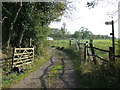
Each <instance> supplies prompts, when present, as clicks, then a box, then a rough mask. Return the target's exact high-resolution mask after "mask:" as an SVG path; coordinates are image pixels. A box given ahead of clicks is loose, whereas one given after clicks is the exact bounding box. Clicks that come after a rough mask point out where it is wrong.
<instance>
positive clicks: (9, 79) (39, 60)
mask: <svg viewBox="0 0 120 90" xmlns="http://www.w3.org/2000/svg"><path fill="white" fill-rule="evenodd" d="M49 57H50V55H49V53H46V56H44V57H39V56H37V57H35V60H34V62H33V63H32V64H31V65H29V66H25V67H24V68H27V69H28V70H26V71H25V73H22V74H20V75H18V74H17V73H12V74H9V75H6V74H3V75H2V88H9V87H10V86H12V85H14V84H16V83H17V82H19V81H20V80H23V79H24V78H25V77H28V76H29V75H30V74H31V72H34V71H36V70H37V69H38V68H39V67H40V66H42V65H43V64H44V63H45V62H46V61H48V60H49Z"/></svg>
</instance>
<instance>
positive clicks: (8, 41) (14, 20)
mask: <svg viewBox="0 0 120 90" xmlns="http://www.w3.org/2000/svg"><path fill="white" fill-rule="evenodd" d="M21 9H22V6H20V8H19V9H18V12H17V13H16V15H15V18H14V19H13V22H12V23H11V27H10V34H9V37H8V40H7V47H10V41H11V37H12V30H13V27H14V23H15V22H16V20H17V17H18V14H19V12H20V11H21Z"/></svg>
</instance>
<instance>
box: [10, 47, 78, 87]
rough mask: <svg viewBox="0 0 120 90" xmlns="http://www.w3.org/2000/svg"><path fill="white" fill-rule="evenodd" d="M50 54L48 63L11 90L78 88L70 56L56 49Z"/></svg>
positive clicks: (51, 50)
mask: <svg viewBox="0 0 120 90" xmlns="http://www.w3.org/2000/svg"><path fill="white" fill-rule="evenodd" d="M50 52H51V58H50V59H49V61H48V62H46V63H45V64H44V65H43V66H41V67H40V68H39V69H38V70H37V71H35V72H32V73H31V75H30V76H29V77H27V78H25V79H24V80H22V81H20V82H18V83H17V84H16V85H14V86H12V87H11V88H76V84H77V82H76V80H77V78H76V77H77V73H76V71H75V70H74V69H73V64H72V61H71V60H70V58H69V56H68V55H67V54H66V53H64V52H63V51H60V50H57V49H55V48H52V49H50Z"/></svg>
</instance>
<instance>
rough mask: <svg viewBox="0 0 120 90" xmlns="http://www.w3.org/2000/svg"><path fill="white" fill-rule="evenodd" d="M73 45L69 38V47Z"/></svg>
mask: <svg viewBox="0 0 120 90" xmlns="http://www.w3.org/2000/svg"><path fill="white" fill-rule="evenodd" d="M70 46H71V39H69V47H70Z"/></svg>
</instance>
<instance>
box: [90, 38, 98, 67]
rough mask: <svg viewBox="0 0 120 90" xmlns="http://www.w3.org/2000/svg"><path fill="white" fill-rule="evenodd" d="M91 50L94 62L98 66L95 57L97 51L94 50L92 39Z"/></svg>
mask: <svg viewBox="0 0 120 90" xmlns="http://www.w3.org/2000/svg"><path fill="white" fill-rule="evenodd" d="M90 48H91V53H92V57H93V62H94V64H95V65H96V64H97V61H96V57H95V51H94V48H93V40H92V39H90Z"/></svg>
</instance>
